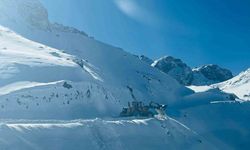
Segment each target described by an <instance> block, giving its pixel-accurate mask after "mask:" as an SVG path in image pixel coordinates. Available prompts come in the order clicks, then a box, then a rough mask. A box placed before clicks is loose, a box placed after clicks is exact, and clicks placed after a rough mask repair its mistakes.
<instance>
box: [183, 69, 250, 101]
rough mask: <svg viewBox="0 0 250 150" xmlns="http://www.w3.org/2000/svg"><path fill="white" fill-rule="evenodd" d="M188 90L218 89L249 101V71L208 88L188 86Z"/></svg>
mask: <svg viewBox="0 0 250 150" xmlns="http://www.w3.org/2000/svg"><path fill="white" fill-rule="evenodd" d="M188 88H190V89H192V90H194V91H195V92H205V91H208V90H211V89H215V88H219V89H220V90H222V91H224V92H227V93H233V94H235V95H236V96H237V97H238V98H239V99H240V100H245V101H250V69H248V70H246V71H244V72H242V73H240V74H239V75H238V76H235V77H234V78H232V79H230V80H227V81H225V82H222V83H218V84H213V85H210V86H188Z"/></svg>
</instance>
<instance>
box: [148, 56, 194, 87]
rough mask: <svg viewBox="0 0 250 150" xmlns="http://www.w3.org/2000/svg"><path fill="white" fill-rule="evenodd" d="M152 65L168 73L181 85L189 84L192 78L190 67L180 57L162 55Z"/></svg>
mask: <svg viewBox="0 0 250 150" xmlns="http://www.w3.org/2000/svg"><path fill="white" fill-rule="evenodd" d="M152 66H153V67H155V68H158V69H160V70H161V71H162V72H164V73H167V74H169V75H170V76H172V77H173V78H174V79H176V80H177V81H179V82H180V83H181V84H183V85H190V84H191V81H192V78H193V75H192V69H191V68H190V67H189V66H187V64H185V63H184V62H182V60H181V59H177V58H174V57H172V56H164V57H162V58H160V59H158V60H156V61H155V62H154V63H153V64H152Z"/></svg>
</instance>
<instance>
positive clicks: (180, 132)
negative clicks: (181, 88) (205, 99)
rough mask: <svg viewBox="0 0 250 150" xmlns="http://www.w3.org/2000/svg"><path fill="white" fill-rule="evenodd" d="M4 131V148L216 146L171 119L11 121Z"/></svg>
mask: <svg viewBox="0 0 250 150" xmlns="http://www.w3.org/2000/svg"><path fill="white" fill-rule="evenodd" d="M0 133H1V135H0V146H1V149H25V150H40V149H46V150H55V149H58V150H69V149H70V150H79V149H87V150H100V149H108V150H117V149H121V150H123V149H124V150H134V149H145V150H151V149H166V148H167V149H208V148H210V149H215V147H214V146H213V145H211V144H210V143H208V142H207V141H206V140H205V139H204V138H202V137H201V136H199V135H197V134H196V133H195V132H194V131H192V130H190V129H189V128H186V127H185V126H183V125H182V124H179V123H178V122H176V121H174V120H171V119H167V120H162V121H159V120H156V119H129V120H117V119H113V120H108V119H106V120H103V119H93V120H72V121H63V120H49V121H46V120H43V121H39V120H33V121H30V120H20V121H19V120H15V121H10V120H9V121H3V123H1V125H0Z"/></svg>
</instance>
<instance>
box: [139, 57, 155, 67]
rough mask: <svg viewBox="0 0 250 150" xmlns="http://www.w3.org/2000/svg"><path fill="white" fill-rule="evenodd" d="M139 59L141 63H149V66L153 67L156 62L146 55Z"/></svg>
mask: <svg viewBox="0 0 250 150" xmlns="http://www.w3.org/2000/svg"><path fill="white" fill-rule="evenodd" d="M138 58H139V59H140V60H141V61H143V62H145V63H147V64H149V65H151V64H152V63H153V62H154V61H153V60H152V59H150V58H149V57H147V56H145V55H140V56H138Z"/></svg>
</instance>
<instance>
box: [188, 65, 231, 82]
mask: <svg viewBox="0 0 250 150" xmlns="http://www.w3.org/2000/svg"><path fill="white" fill-rule="evenodd" d="M193 74H194V78H193V81H192V84H193V85H211V84H214V83H219V82H223V81H226V80H228V79H231V78H232V77H233V74H232V72H231V71H230V70H228V69H225V68H222V67H220V66H218V65H214V64H209V65H204V66H201V67H198V68H194V69H193Z"/></svg>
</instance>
